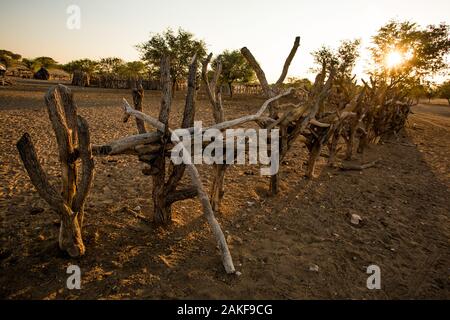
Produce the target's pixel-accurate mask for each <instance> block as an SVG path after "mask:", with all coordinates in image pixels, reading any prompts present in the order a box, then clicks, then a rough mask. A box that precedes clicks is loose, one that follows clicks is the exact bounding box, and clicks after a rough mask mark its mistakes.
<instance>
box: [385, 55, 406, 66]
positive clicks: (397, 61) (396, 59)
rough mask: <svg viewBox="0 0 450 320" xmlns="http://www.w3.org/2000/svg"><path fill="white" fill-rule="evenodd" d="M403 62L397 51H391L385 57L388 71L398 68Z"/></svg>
mask: <svg viewBox="0 0 450 320" xmlns="http://www.w3.org/2000/svg"><path fill="white" fill-rule="evenodd" d="M403 61H404V57H403V55H402V54H401V53H400V52H399V51H391V52H389V53H388V54H387V55H386V66H387V67H388V68H389V69H393V68H396V67H398V66H399V65H401V64H402V63H403Z"/></svg>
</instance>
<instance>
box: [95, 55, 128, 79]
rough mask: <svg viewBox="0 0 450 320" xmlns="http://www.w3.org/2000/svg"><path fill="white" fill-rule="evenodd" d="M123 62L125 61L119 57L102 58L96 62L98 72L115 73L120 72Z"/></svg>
mask: <svg viewBox="0 0 450 320" xmlns="http://www.w3.org/2000/svg"><path fill="white" fill-rule="evenodd" d="M124 64H125V61H123V60H122V59H120V58H116V57H110V58H103V59H100V61H99V62H98V69H99V72H100V73H104V74H116V75H117V74H119V73H120V70H121V68H122V67H123V66H124Z"/></svg>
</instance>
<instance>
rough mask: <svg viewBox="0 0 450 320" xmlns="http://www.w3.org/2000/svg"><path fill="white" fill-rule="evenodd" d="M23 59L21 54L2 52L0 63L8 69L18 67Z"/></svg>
mask: <svg viewBox="0 0 450 320" xmlns="http://www.w3.org/2000/svg"><path fill="white" fill-rule="evenodd" d="M21 59H22V56H21V55H20V54H17V53H14V52H11V51H8V50H0V63H1V64H3V65H4V66H5V67H6V68H10V67H12V66H14V65H16V64H17V63H18V62H19V61H20V60H21Z"/></svg>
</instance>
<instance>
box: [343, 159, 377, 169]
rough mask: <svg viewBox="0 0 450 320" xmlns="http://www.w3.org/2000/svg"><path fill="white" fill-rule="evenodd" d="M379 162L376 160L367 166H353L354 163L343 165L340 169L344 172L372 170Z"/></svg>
mask: <svg viewBox="0 0 450 320" xmlns="http://www.w3.org/2000/svg"><path fill="white" fill-rule="evenodd" d="M378 162H379V160H375V161H372V162H369V163H366V164H361V165H359V164H352V163H341V164H340V165H339V166H338V168H339V169H341V170H344V171H352V170H354V171H361V170H364V169H368V168H372V167H374V166H376V165H377V164H378Z"/></svg>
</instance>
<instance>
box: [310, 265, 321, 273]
mask: <svg viewBox="0 0 450 320" xmlns="http://www.w3.org/2000/svg"><path fill="white" fill-rule="evenodd" d="M309 271H311V272H319V266H318V265H317V264H312V265H310V266H309Z"/></svg>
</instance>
